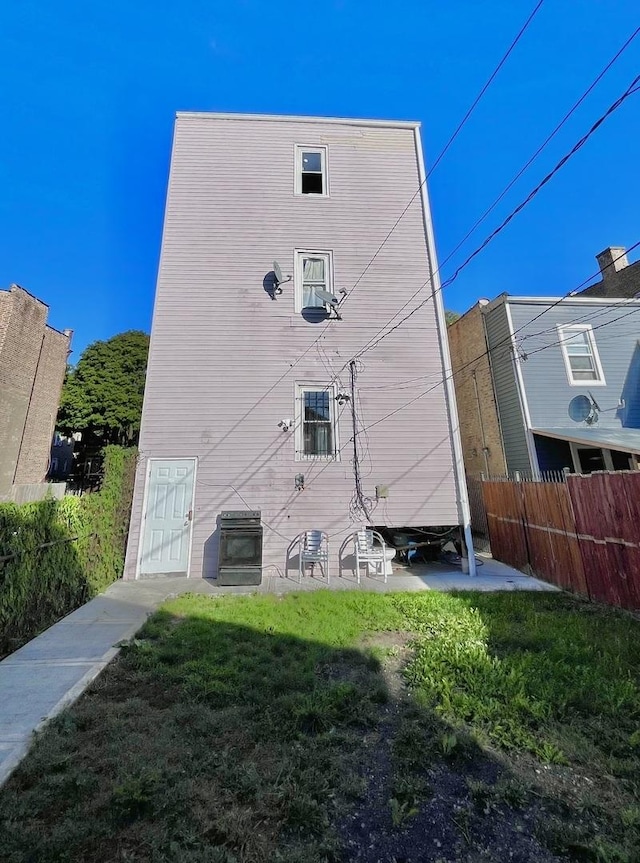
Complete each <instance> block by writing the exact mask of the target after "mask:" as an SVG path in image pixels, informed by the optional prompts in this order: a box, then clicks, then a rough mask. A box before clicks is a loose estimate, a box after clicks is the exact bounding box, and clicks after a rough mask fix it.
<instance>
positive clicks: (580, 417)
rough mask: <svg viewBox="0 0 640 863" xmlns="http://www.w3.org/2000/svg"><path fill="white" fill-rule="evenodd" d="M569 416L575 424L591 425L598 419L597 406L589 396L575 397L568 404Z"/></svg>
mask: <svg viewBox="0 0 640 863" xmlns="http://www.w3.org/2000/svg"><path fill="white" fill-rule="evenodd" d="M569 416H570V417H571V419H572V420H573V421H574V422H575V423H587V424H588V425H591V424H592V423H594V422H595V421H596V420H597V419H598V405H597V404H596V402H595V400H594V399H590V398H589V396H575V397H574V398H572V399H571V401H570V402H569Z"/></svg>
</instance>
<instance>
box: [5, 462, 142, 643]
mask: <svg viewBox="0 0 640 863" xmlns="http://www.w3.org/2000/svg"><path fill="white" fill-rule="evenodd" d="M104 455H105V459H104V479H103V482H102V487H101V489H100V491H98V492H96V493H94V494H87V495H84V496H82V497H72V496H68V497H65V498H63V499H62V500H43V501H38V502H37V503H27V504H22V505H21V506H17V505H16V504H12V503H3V504H0V559H1V558H3V557H6V556H9V555H15V556H14V557H11V559H9V560H7V561H5V562H4V563H2V562H0V656H3V655H4V654H6V653H10V652H11V651H12V650H15V649H16V648H17V647H19V646H20V644H22V643H24V642H25V641H28V640H29V639H30V638H33V637H34V636H35V635H37V634H38V633H39V632H41V631H42V630H43V629H46V628H47V627H48V626H51V624H53V623H55V622H56V621H57V620H60V618H61V617H64V616H65V615H66V614H68V613H69V612H70V611H73V610H74V609H75V608H78V606H80V605H82V604H83V603H85V602H86V601H87V600H88V599H90V598H91V597H92V596H95V595H96V594H97V593H99V592H100V591H101V590H103V589H104V588H105V587H107V586H108V585H109V584H111V583H112V582H113V581H115V580H116V579H118V578H120V576H121V575H122V569H123V566H124V553H125V547H126V541H127V532H128V529H129V515H130V511H131V498H132V495H133V477H134V471H135V463H136V450H135V449H132V448H129V449H125V448H123V447H118V446H108V447H106V448H105V451H104Z"/></svg>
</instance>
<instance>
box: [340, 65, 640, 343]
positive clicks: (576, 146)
mask: <svg viewBox="0 0 640 863" xmlns="http://www.w3.org/2000/svg"><path fill="white" fill-rule="evenodd" d="M639 81H640V75H638V76H637V77H636V78H634V80H633V81H632V82H631V84H630V85H629V87H628V88H627V89H626V90H625V92H624V93H623V94H622V96H620V97H619V98H618V99H616V101H615V102H614V103H613V104H612V105H610V106H609V108H608V109H607V110H606V111H605V113H604V114H603V115H602V116H601V117H599V118H598V119H597V120H596V122H595V123H594V124H593V126H591V128H590V129H589V131H588V132H587V133H586V134H585V135H583V136H582V138H580V140H579V141H577V142H576V144H574V146H573V147H572V148H571V150H569V152H568V153H567V154H566V155H564V156H563V157H562V159H560V161H559V162H558V163H557V165H556V166H555V167H554V168H553V169H552V170H551V171H550V172H549V173H548V174H547V175H546V176H545V177H544V178H543V179H542V180H541V181H540V182H539V183H538V185H537V186H536V187H535V188H534V189H532V191H531V192H530V193H529V194H528V195H527V197H526V198H525V199H524V200H523V201H522V202H521V203H520V204H518V206H517V207H516V208H515V209H514V210H512V211H511V213H510V214H509V215H508V216H507V217H506V219H504V220H503V221H502V223H501V224H500V225H498V227H497V228H496V229H495V230H494V231H492V232H491V233H490V234H489V236H488V237H487V238H486V239H485V240H484V241H483V242H482V243H481V244H480V245H479V246H478V247H477V249H475V250H474V251H473V252H472V253H471V254H470V255H469V256H468V257H467V259H466V260H465V261H464V262H463V263H462V264H461V265H460V266H459V267H458V268H457V270H456V271H455V272H454V274H453V275H452V276H451V277H450V278H449V279H447V280H446V281H445V282H443V283H442V284H441V285H440V287H439V288H438V289H437V291H436V290H434V291H433V292H432V294H431V295H430V296H429V297H427V299H426V300H423V301H422V302H421V303H419V304H418V305H417V306H416V307H415V308H414V309H412V310H411V311H410V312H409V313H408V314H407V315H405V316H404V318H402V319H401V320H400V321H399V322H398V323H397V324H395V325H394V326H393V327H391V329H390V330H387V332H385V333H383V334H382V335H381V336H380V338H377V339H376V340H375V341H374V342H373V343H372V344H368V345H365V347H364V348H362V349H361V350H360V351H359V352H358V353H357V354H356V355H355V356H357V357H359V356H362V355H363V354H364V353H367V352H368V351H370V350H373V348H375V347H377V346H378V345H379V344H380V342H381V341H382V340H383V339H385V338H386V337H387V336H389V335H391V333H392V332H394V331H395V330H397V329H398V328H399V327H401V326H402V324H404V323H405V321H407V320H408V319H409V318H410V317H412V316H413V315H415V313H416V312H417V311H419V310H420V309H421V308H422V307H423V306H425V305H426V304H427V303H428V302H429V301H430V300H431V299H433V297H434V296H435V294H436V293H439V292H440V291H443V290H444V288H446V287H448V286H449V285H451V284H452V283H453V282H454V281H455V280H456V279H457V278H458V276H459V275H460V273H461V272H462V271H463V270H464V269H465V267H467V266H468V265H469V264H470V263H471V261H472V260H473V259H474V258H475V257H476V256H477V255H479V254H480V252H481V251H482V250H483V249H485V248H486V247H487V246H488V245H489V243H490V242H491V241H492V240H494V239H495V237H497V236H498V234H500V233H501V232H502V231H503V230H504V229H505V228H506V227H507V225H508V224H509V222H511V220H512V219H513V218H514V217H515V216H516V215H517V214H518V213H520V212H521V211H522V210H523V209H524V208H525V207H526V206H527V205H528V204H529V203H530V202H531V201H532V200H533V198H534V197H535V196H536V195H537V194H538V192H540V190H541V189H542V188H544V186H546V184H547V183H548V182H549V181H550V180H551V179H552V178H553V177H554V176H555V174H557V173H558V171H560V170H561V169H562V168H563V167H564V166H565V165H566V163H567V162H568V161H569V159H570V158H571V157H572V156H573V155H575V153H577V152H578V150H580V149H581V148H582V147H583V146H584V145H585V144H586V142H587V141H588V140H589V138H590V137H591V136H592V135H593V134H594V133H595V132H596V131H597V129H599V128H600V126H601V125H602V124H603V123H604V121H605V120H606V119H607V118H608V117H609V116H610V115H611V114H613V112H614V111H616V110H617V109H618V108H619V107H620V106H621V105H622V104H623V103H624V102H625V101H626V100H627V99H628V98H629V96H632V95H633V94H634V93H636V92H637V91H638V89H640V88H638V87H637V86H636V85H637V84H638V82H639ZM437 272H439V268H438V270H436V271H435V273H433V274H432V275H430V276H429V278H428V279H427V281H426V282H424V283H423V284H422V285H421V286H420V288H418V290H417V291H416V292H415V294H414V295H413V296H414V297H415V296H417V294H418V293H420V291H421V290H422V288H424V287H425V286H426V285H428V284H429V282H430V281H431V280H432V278H433V276H434V275H435V274H436V273H437ZM589 280H590V279H589ZM576 290H578V289H576ZM408 302H410V300H409V301H408ZM405 305H407V304H405ZM397 314H398V313H397V312H396V314H395V315H394V316H393V317H396V315H397ZM393 317H392V318H391V319H390V320H393ZM387 325H388V324H387ZM385 326H386V325H385ZM374 338H375V337H374Z"/></svg>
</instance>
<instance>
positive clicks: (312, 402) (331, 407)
mask: <svg viewBox="0 0 640 863" xmlns="http://www.w3.org/2000/svg"><path fill="white" fill-rule="evenodd" d="M335 404H336V401H335V390H334V387H333V386H330V387H328V388H327V387H321V386H320V385H318V384H315V385H309V386H306V385H300V384H299V385H298V387H297V411H296V413H297V422H296V428H297V431H298V434H297V442H296V444H297V445H296V450H297V452H296V456H297V458H298V459H301V458H302V459H304V458H334V457H335V456H336V453H337V447H336V428H335Z"/></svg>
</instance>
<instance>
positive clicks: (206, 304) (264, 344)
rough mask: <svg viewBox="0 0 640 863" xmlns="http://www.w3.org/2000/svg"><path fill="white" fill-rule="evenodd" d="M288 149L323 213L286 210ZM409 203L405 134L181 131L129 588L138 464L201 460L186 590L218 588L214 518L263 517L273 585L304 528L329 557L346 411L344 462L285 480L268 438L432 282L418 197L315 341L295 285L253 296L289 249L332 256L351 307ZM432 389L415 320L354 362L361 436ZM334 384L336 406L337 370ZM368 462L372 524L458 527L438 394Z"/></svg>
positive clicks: (299, 128) (236, 125) (310, 126)
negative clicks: (313, 180) (326, 545)
mask: <svg viewBox="0 0 640 863" xmlns="http://www.w3.org/2000/svg"><path fill="white" fill-rule="evenodd" d="M297 143H301V144H307V145H314V144H316V145H326V146H327V147H328V161H329V176H330V191H331V197H329V198H317V197H315V198H313V197H310V196H302V197H301V196H297V197H296V196H294V147H295V144H297ZM418 186H419V179H418V167H417V157H416V144H415V136H414V130H413V128H411V127H410V126H408V125H406V126H399V127H393V128H388V127H377V126H370V125H367V124H364V123H363V125H357V126H356V125H350V124H347V123H339V122H328V121H327V122H322V123H318V122H305V121H301V120H285V119H282V118H272V119H269V120H265V119H258V118H252V119H248V118H234V119H229V118H223V117H219V116H216V115H202V114H193V115H188V114H187V115H184V114H181V115H179V116H178V119H177V122H176V129H175V139H174V147H173V155H172V165H171V176H170V181H169V192H168V199H167V206H166V214H165V226H164V236H163V246H162V255H161V262H160V271H159V276H158V288H157V296H156V304H155V311H154V319H153V328H152V335H151V350H150V359H149V370H148V377H147V387H146V393H145V403H144V411H143V419H142V431H141V438H140V449H141V460H140V467H139V473H138V479H137V484H136V490H135V496H134V507H133V518H132V527H131V534H130V543H129V551H128V557H127V567H126V577H134V575H135V571H136V557H137V552H138V540H139V533H140V525H141V515H142V499H143V491H144V478H145V473H146V459H147V458H149V457H172V456H174V457H189V456H196V457H197V458H198V473H197V483H196V499H195V519H194V538H193V554H192V561H191V571H190V574H191V575H192V576H201V575H204V576H209V577H211V576H213V575H215V571H216V559H217V533H216V531H217V524H216V519H217V516H218V514H219V512H220V511H221V510H222V509H225V508H234V509H245V508H252V509H254V508H255V509H260V510H261V511H262V516H263V521H264V523H265V531H264V561H265V565H266V566H270V565H273V566H277V567H279V568H280V569H281V570H284V567H285V558H286V549H287V546H288V544H289V540H293V539H294V537H296V536H297V535H298V534H299V533H300V532H301V531H303V530H305V529H309V528H321V529H324V530H327V531H329V533H331V534H334V536H333V538H332V548H333V552H334V555H333V556H334V557H335V555H337V551H338V548H339V546H340V543H341V541H342V539H343V538H344V537H345V536H347V535H348V534H349V533H350V532H352V531H353V529H354V525H353V524H352V523H351V522H350V520H349V501H350V499H351V497H352V494H353V490H354V486H353V475H352V469H351V451H352V445H351V444H350V443H349V440H350V438H351V417H350V412H349V407H348V406H347V408H346V409H345V410H344V411H343V412H342V415H341V417H340V419H339V434H340V440H341V444H342V454H341V460H340V461H336V462H332V463H328V464H327V462H323V461H319V462H315V463H311V462H306V463H305V462H296V461H295V453H294V449H295V444H294V439H295V435H294V432H293V430H291V431H290V432H285V433H283V432H282V431H281V430H280V429H279V428H278V422H279V421H280V419H282V418H285V417H292V418H293V417H294V416H295V406H294V391H295V384H296V382H297V381H299V382H318V383H319V384H326V383H329V381H330V380H331V378H332V376H333V375H334V374H335V373H336V372H337V371H338V370H339V369H340V367H341V366H342V365H343V364H344V363H346V362H348V360H349V358H350V357H351V356H352V354H353V353H355V352H356V351H357V350H358V349H359V348H360V347H361V346H363V345H364V344H365V343H366V342H367V341H368V339H369V338H370V337H371V336H372V335H373V334H374V333H376V332H377V331H378V330H379V329H380V328H381V327H382V326H383V325H384V324H385V323H386V322H387V320H388V319H389V318H390V317H391V316H392V315H393V314H394V312H395V311H396V310H397V309H399V307H400V306H402V305H403V304H404V303H405V302H406V301H407V300H408V299H409V297H410V296H411V294H413V293H414V291H416V289H417V288H418V287H419V286H420V285H422V284H423V283H424V282H426V281H427V280H428V278H429V266H428V254H427V247H426V241H425V235H424V226H423V213H422V204H421V199H420V196H417V197H416V198H415V201H414V203H413V204H412V206H411V208H410V210H409V212H408V213H407V214H406V215H405V217H404V218H403V219H402V221H401V222H400V224H399V226H398V228H397V229H396V230H395V231H394V233H393V235H392V237H391V238H390V240H389V241H388V242H387V244H386V245H385V247H384V249H383V250H382V252H381V253H380V255H379V256H378V257H377V259H376V260H375V262H374V263H373V265H372V266H371V268H370V269H369V271H368V272H367V274H366V276H365V277H364V278H363V279H362V281H361V282H360V284H359V285H358V286H357V288H356V289H355V290H354V291H353V293H352V294H350V296H349V297H348V299H347V300H346V301H345V303H344V306H343V312H342V313H343V318H344V319H343V320H342V321H334V322H332V323H331V324H330V325H329V326H328V327H327V328H326V329H325V324H324V323H321V324H311V323H308V322H306V321H305V320H303V318H302V317H301V316H300V315H297V314H295V312H294V294H293V292H294V288H293V283H292V282H291V283H289V284H285V285H283V294H282V295H281V296H279V297H278V298H277V299H276V300H275V301H274V300H272V299H271V298H270V297H269V296H268V294H267V293H266V292H265V290H264V288H263V279H264V277H265V275H266V274H267V273H268V272H269V271H270V270H271V262H272V261H273V260H274V259H277V260H278V261H279V262H280V264H281V266H282V269H283V271H284V272H285V273H293V266H294V261H293V259H294V249H296V248H303V249H304V248H310V249H316V250H320V249H330V250H332V251H333V256H334V269H335V283H334V288H335V290H336V292H337V291H338V290H339V289H340V288H342V287H344V288H347V290H351V288H352V286H353V285H354V283H355V281H356V280H357V278H358V277H359V275H360V274H361V272H362V270H363V269H364V267H365V266H366V264H367V263H368V261H369V260H370V258H371V256H372V255H373V254H374V252H375V251H376V249H377V247H378V246H379V244H380V243H381V241H382V240H383V238H384V237H385V236H386V234H387V232H388V231H389V229H390V227H391V225H392V224H393V222H394V221H395V219H396V218H397V216H398V215H399V213H400V212H401V211H402V209H403V208H404V206H405V205H406V204H407V202H408V200H409V199H410V198H411V196H412V195H413V194H414V193H415V192H416V190H417V189H418ZM430 290H431V289H430V286H427V287H425V288H424V290H423V292H422V293H421V294H420V298H419V299H424V298H426V297H427V296H428V294H429V293H430ZM414 302H416V301H414ZM320 333H323V337H322V339H321V340H320V342H319V344H318V345H316V346H315V347H313V348H311V349H310V350H308V349H309V347H310V346H311V345H312V343H313V341H314V340H315V339H316V338H317V337H318V335H319V334H320ZM307 350H308V353H306V355H304V356H303V357H302V359H301V356H302V355H303V354H304V353H305V351H307ZM294 364H296V365H295V368H292V366H293V365H294ZM420 375H423V376H425V377H424V378H423V379H422V380H418V381H414V382H413V383H409V384H407V383H403V382H404V381H406V380H408V379H411V378H416V377H417V376H420ZM442 375H443V371H442V355H441V350H440V343H439V340H438V334H437V327H436V317H435V311H434V304H433V302H429V303H427V304H426V305H425V306H424V308H423V309H422V310H421V311H420V312H419V313H417V314H416V315H414V316H413V317H412V318H411V320H410V321H409V322H407V324H405V325H403V326H402V327H401V328H400V329H399V330H398V331H397V332H395V333H393V334H392V335H391V336H389V337H388V338H386V339H385V340H384V341H383V342H382V343H381V345H380V346H379V347H378V348H376V349H375V350H373V351H371V352H370V353H367V354H366V355H365V356H364V357H363V358H362V364H361V366H360V374H359V379H358V385H359V387H360V391H359V403H358V411H359V416H360V419H361V422H362V424H363V425H365V426H369V425H371V424H372V423H375V422H376V420H378V419H380V418H381V417H382V416H384V415H386V414H388V413H390V412H391V411H393V410H394V409H396V408H399V407H400V406H402V405H404V404H405V403H406V402H408V401H410V400H411V399H412V398H414V397H415V396H416V395H418V394H419V393H422V392H424V391H425V390H427V389H429V388H430V387H432V386H433V384H434V383H435V382H437V381H438V380H439V379H441V378H442ZM339 383H340V384H341V385H342V386H341V388H342V389H344V390H348V383H349V374H348V369H346V370H345V371H343V372H342V373H341V374H340V382H339ZM396 383H398V384H399V387H398V389H394V388H393V386H392V385H393V384H396ZM360 442H361V444H362V445H363V446H364V444H365V438H364V437H361V441H360ZM366 444H367V448H368V452H366V453H364V458H363V472H364V487H365V493H366V494H368V495H370V496H372V497H373V496H374V489H375V485H376V484H384V485H386V486H388V487H389V498H388V500H387V501H381V502H380V503H379V505H378V506H377V509H376V511H375V514H374V516H373V519H372V521H373V523H374V524H388V525H395V526H403V525H405V526H406V525H443V524H458V523H459V522H460V518H459V514H458V506H457V495H456V488H455V477H454V469H453V457H452V446H451V437H450V429H449V420H448V414H447V408H446V402H445V393H444V388H443V386H442V385H439V386H437V388H436V389H434V390H433V391H432V392H430V393H429V394H428V395H427V396H425V397H424V398H421V399H419V400H418V401H416V402H415V403H414V404H412V405H410V406H408V407H407V408H405V409H404V410H401V411H400V412H399V413H397V414H396V415H394V416H393V417H391V418H389V419H388V420H386V421H384V422H382V423H380V424H379V425H376V426H375V427H374V428H371V429H370V430H369V431H368V433H367V438H366ZM297 473H303V474H304V476H305V483H306V489H305V490H304V491H302V492H296V491H295V488H294V477H295V475H296V474H297ZM269 571H270V572H273V571H274V570H269ZM334 572H335V573H336V574H337V570H336V569H335V560H334Z"/></svg>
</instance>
